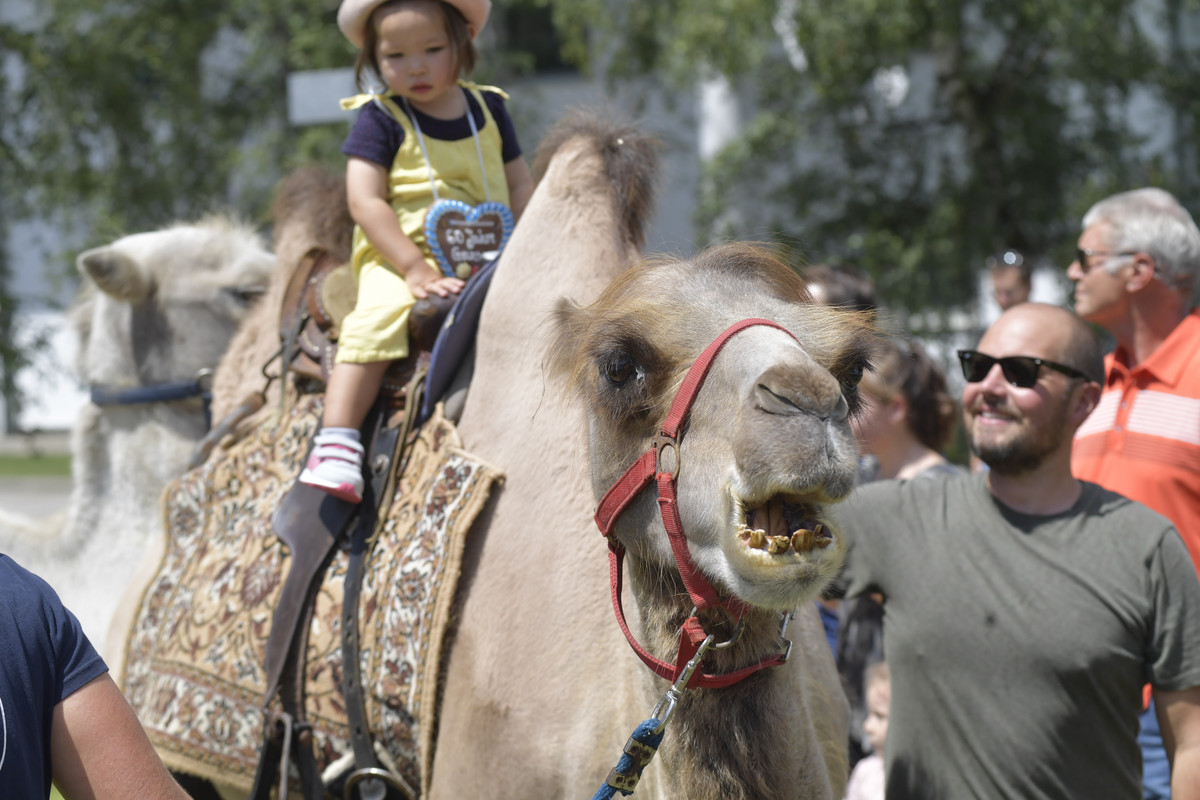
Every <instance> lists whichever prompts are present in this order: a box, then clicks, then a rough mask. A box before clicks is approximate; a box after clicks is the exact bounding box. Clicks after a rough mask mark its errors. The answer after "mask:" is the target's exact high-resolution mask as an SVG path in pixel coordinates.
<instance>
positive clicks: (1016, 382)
mask: <svg viewBox="0 0 1200 800" xmlns="http://www.w3.org/2000/svg"><path fill="white" fill-rule="evenodd" d="M958 360H959V363H960V364H962V373H963V377H964V378H966V379H967V383H979V381H981V380H983V379H984V378H986V377H987V374H988V373H989V372H991V371H992V367H993V366H995V365H996V364H999V365H1000V371H1001V372H1003V373H1004V379H1005V380H1007V381H1008V382H1009V383H1011V384H1012V385H1013V386H1017V387H1019V388H1021V389H1028V388H1030V387H1032V386H1033V385H1034V384H1036V383H1037V380H1038V370H1040V369H1041V368H1042V367H1049V368H1050V369H1053V370H1057V371H1059V372H1061V373H1062V374H1063V375H1067V376H1069V377H1071V378H1083V379H1084V380H1091V379H1090V378H1088V376H1087V375H1084V374H1083V373H1082V372H1080V371H1079V370H1077V369H1075V368H1074V367H1068V366H1067V365H1066V364H1059V363H1058V362H1056V361H1047V360H1046V359H1044V358H1034V357H1033V356H1006V357H1005V358H994V357H993V356H989V355H985V354H983V353H981V352H979V351H978V350H959V351H958Z"/></svg>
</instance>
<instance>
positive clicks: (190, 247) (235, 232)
mask: <svg viewBox="0 0 1200 800" xmlns="http://www.w3.org/2000/svg"><path fill="white" fill-rule="evenodd" d="M77 266H78V267H79V270H80V272H81V273H82V274H83V276H84V278H85V288H84V292H83V295H82V297H83V299H82V300H81V301H80V303H79V304H78V305H77V307H76V308H75V310H74V312H73V315H72V316H73V319H74V322H75V327H76V330H77V331H78V333H79V337H80V346H79V355H78V362H77V372H78V374H79V376H80V377H81V378H82V379H83V381H84V382H86V383H88V384H91V385H108V386H113V387H124V388H130V387H137V386H148V385H152V384H156V383H166V382H172V381H186V380H191V379H195V378H196V376H197V373H198V372H199V371H200V370H203V369H212V368H213V367H215V366H216V364H217V361H218V360H219V359H220V357H221V354H222V353H223V352H224V351H225V348H226V347H227V346H228V344H229V341H230V339H231V338H232V336H233V334H234V331H235V329H236V328H237V326H238V324H239V323H240V322H241V320H242V318H243V317H244V316H245V315H246V312H247V310H248V309H249V307H250V304H251V303H252V302H253V301H254V300H255V299H257V298H258V297H259V296H260V295H261V294H262V293H263V291H264V289H265V288H266V286H267V283H268V281H269V280H270V277H271V273H272V271H273V270H274V266H275V258H274V256H272V255H271V254H270V253H269V252H267V250H265V249H264V247H263V245H262V242H261V240H260V238H259V236H258V234H257V233H255V232H254V231H253V230H252V229H250V228H248V227H244V226H242V225H239V224H237V223H234V222H232V221H230V220H227V219H223V218H211V219H207V220H204V221H202V222H200V223H198V224H196V225H176V226H174V227H170V228H166V229H163V230H159V231H153V232H149V233H138V234H133V235H131V236H126V237H124V238H122V239H119V240H117V241H116V242H114V243H112V244H109V245H105V246H103V247H97V248H94V249H92V250H88V251H87V252H85V253H83V254H82V255H80V256H79V259H78V261H77Z"/></svg>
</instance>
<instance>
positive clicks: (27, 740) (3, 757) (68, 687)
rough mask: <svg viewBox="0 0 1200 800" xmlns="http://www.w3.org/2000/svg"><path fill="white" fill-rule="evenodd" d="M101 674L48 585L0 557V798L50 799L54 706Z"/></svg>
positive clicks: (80, 633)
mask: <svg viewBox="0 0 1200 800" xmlns="http://www.w3.org/2000/svg"><path fill="white" fill-rule="evenodd" d="M107 671H108V667H106V666H105V665H104V661H102V660H101V658H100V656H99V655H98V654H97V653H96V650H95V648H94V647H92V645H91V643H90V642H89V641H88V638H87V636H85V635H84V633H83V629H82V628H81V627H80V626H79V620H77V619H75V615H74V614H72V613H71V612H70V611H68V610H67V609H66V608H65V607H64V606H63V604H62V601H60V600H59V599H58V595H57V594H55V592H54V590H53V589H51V588H50V585H49V584H47V583H46V582H45V581H44V580H42V579H41V578H39V577H37V576H36V575H34V574H33V573H32V572H29V571H28V570H26V569H24V568H22V567H21V566H19V565H18V564H17V563H16V562H15V561H13V560H12V559H11V558H9V557H8V556H6V555H0V712H3V713H0V797H6V798H7V797H14V798H15V797H49V796H50V773H51V768H50V766H51V765H50V721H51V715H52V714H53V713H54V707H55V706H56V705H58V704H59V703H61V702H62V701H63V700H64V699H66V698H67V697H69V696H70V695H72V694H73V693H74V692H75V691H77V690H78V689H81V688H83V686H84V685H85V684H87V683H89V682H91V681H92V680H93V679H94V678H96V677H98V676H99V675H102V674H104V673H105V672H107Z"/></svg>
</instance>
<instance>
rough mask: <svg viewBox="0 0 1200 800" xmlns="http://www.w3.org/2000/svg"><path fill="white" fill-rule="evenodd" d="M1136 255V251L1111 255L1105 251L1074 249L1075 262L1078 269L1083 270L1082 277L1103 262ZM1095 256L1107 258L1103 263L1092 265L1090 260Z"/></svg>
mask: <svg viewBox="0 0 1200 800" xmlns="http://www.w3.org/2000/svg"><path fill="white" fill-rule="evenodd" d="M1137 254H1138V251H1137V250H1133V251H1127V252H1123V253H1112V252H1108V251H1105V250H1086V249H1084V248H1082V247H1076V248H1075V260H1076V261H1078V262H1079V269H1081V270H1083V274H1084V275H1086V274H1087V273H1089V272H1091V271H1092V267H1098V266H1100V264H1103V263H1104V261H1108V260H1109V259H1113V258H1125V257H1126V256H1136V255H1137ZM1096 256H1107V258H1105V259H1104V261H1101V262H1099V263H1097V264H1093V263H1092V262H1091V259H1093V258H1095V257H1096Z"/></svg>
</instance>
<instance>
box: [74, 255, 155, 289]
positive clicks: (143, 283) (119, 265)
mask: <svg viewBox="0 0 1200 800" xmlns="http://www.w3.org/2000/svg"><path fill="white" fill-rule="evenodd" d="M75 265H76V266H77V267H78V268H79V271H80V272H82V273H83V274H84V275H86V276H88V277H89V278H91V279H92V281H93V282H95V284H96V286H97V287H98V288H99V289H100V291H102V292H104V293H105V294H107V295H111V296H112V297H115V298H116V299H118V300H123V301H125V302H127V303H138V302H141V301H142V300H145V299H146V298H147V297H149V296H150V293H151V292H152V291H153V290H154V284H153V282H152V281H151V280H150V279H149V277H148V276H147V275H146V274H145V273H144V272H143V270H142V268H141V265H140V264H138V262H137V261H135V260H134V259H132V258H130V257H129V256H128V255H126V254H125V253H122V252H121V251H119V250H116V249H114V248H113V247H111V246H105V247H97V248H94V249H92V250H88V251H87V252H85V253H82V254H80V256H79V258H78V259H77V260H76V262H75Z"/></svg>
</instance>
